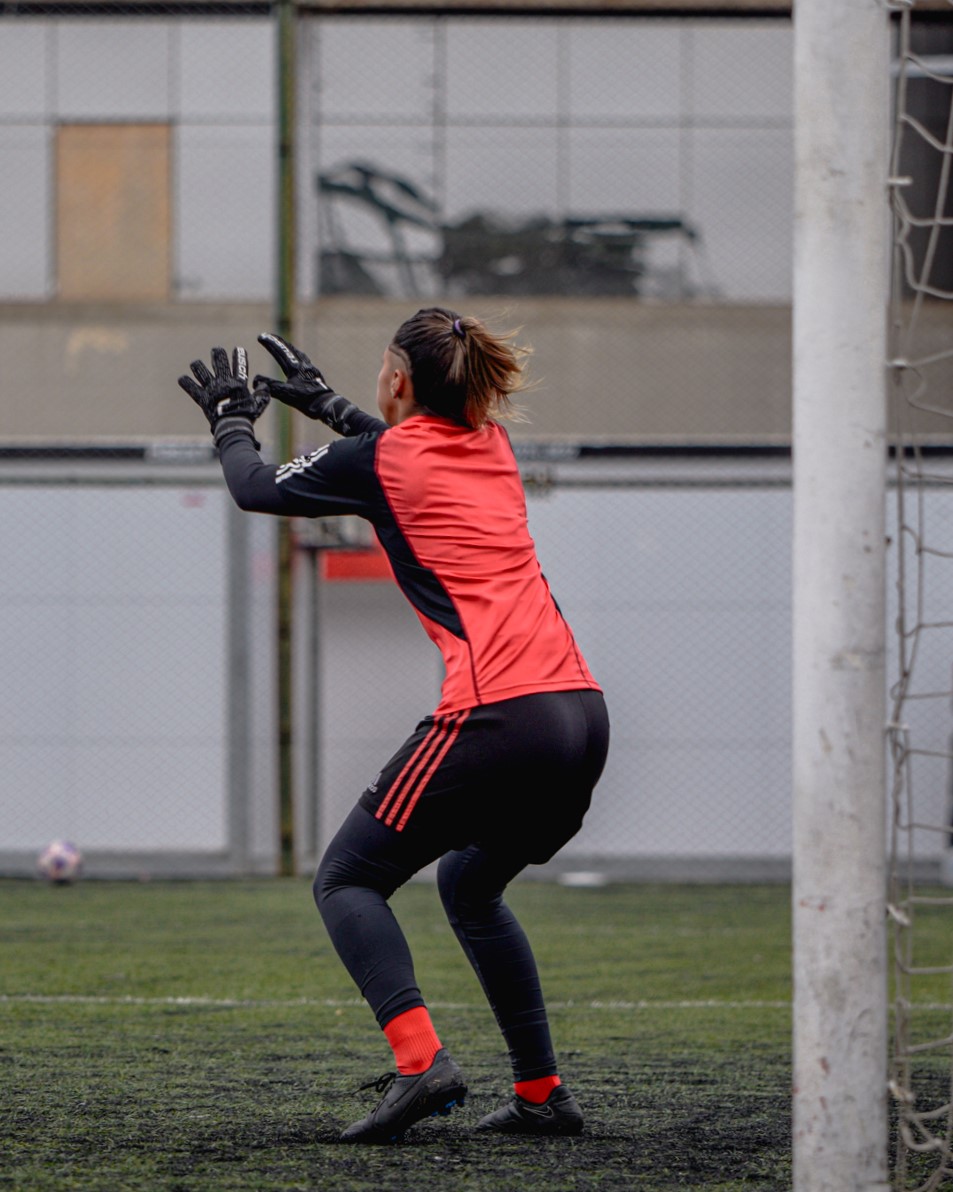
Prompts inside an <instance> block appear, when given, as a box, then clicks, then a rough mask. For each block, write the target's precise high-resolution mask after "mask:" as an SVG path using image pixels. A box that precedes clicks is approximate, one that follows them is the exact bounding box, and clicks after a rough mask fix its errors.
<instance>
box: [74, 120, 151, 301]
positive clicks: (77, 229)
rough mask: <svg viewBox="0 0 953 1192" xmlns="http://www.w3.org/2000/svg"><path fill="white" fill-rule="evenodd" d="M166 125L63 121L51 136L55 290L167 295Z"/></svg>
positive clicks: (129, 296) (84, 296)
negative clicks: (53, 139) (53, 145)
mask: <svg viewBox="0 0 953 1192" xmlns="http://www.w3.org/2000/svg"><path fill="white" fill-rule="evenodd" d="M170 148H171V136H170V129H169V126H168V125H166V124H68V125H62V126H61V127H60V128H59V129H57V134H56V262H57V280H58V286H57V296H58V297H59V298H60V299H61V300H64V301H100V300H102V301H132V302H136V301H139V302H149V301H152V302H155V301H159V302H161V301H164V300H165V299H167V298H168V297H169V295H170V286H171V253H170V228H171V213H170V200H169V189H170Z"/></svg>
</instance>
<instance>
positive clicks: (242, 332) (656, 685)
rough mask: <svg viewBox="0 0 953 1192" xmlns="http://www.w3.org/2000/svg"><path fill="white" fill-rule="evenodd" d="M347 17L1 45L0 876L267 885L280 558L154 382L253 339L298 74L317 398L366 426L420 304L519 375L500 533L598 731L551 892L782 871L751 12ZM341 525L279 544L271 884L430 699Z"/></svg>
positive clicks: (781, 524)
mask: <svg viewBox="0 0 953 1192" xmlns="http://www.w3.org/2000/svg"><path fill="white" fill-rule="evenodd" d="M384 7H386V6H381V5H377V6H376V7H375V11H374V12H373V13H371V12H366V13H364V12H360V11H353V12H351V13H349V14H348V15H341V14H338V15H329V14H322V13H320V12H309V11H306V10H304V9H301V10H299V11H297V14H296V28H297V37H296V41H295V53H294V55H293V61H291V62H287V61H284V62H282V61H280V60H279V57H278V47H277V38H276V33H275V27H276V26H275V14H274V11H273V10H272V9H270V8H269V7H268V6H266V5H261V6H259V5H254V4H233V5H230V6H228V5H223V6H217V5H214V4H205V5H202V6H200V8H199V7H196V6H194V5H193V6H177V5H173V4H169V5H167V6H162V5H149V6H148V7H143V6H139V7H132V6H121V5H113V4H98V5H96V6H95V7H88V8H87V7H84V6H83V5H82V4H72V3H70V4H62V5H59V6H54V7H52V8H51V7H50V6H31V5H30V4H28V3H27V4H20V5H18V6H17V8H16V9H15V10H14V9H9V8H7V9H4V10H3V11H2V12H0V225H2V226H3V228H4V230H5V233H6V234H5V235H4V236H3V237H2V238H0V348H2V349H3V351H2V359H3V361H4V364H3V370H2V373H0V395H2V408H3V426H2V429H0V453H2V455H3V457H4V458H3V459H0V465H2V466H0V509H2V512H3V517H2V518H0V525H2V526H3V529H2V531H0V533H2V542H3V547H4V558H5V560H6V564H7V565H6V567H5V569H4V572H5V575H4V579H3V581H2V583H0V602H2V606H3V617H2V620H0V635H2V642H3V655H4V658H5V660H6V663H7V665H6V666H5V673H6V675H7V684H6V687H5V696H4V705H5V714H4V717H3V720H2V727H0V748H2V755H3V759H4V766H3V773H4V782H3V785H2V787H0V807H2V809H3V813H4V814H3V820H4V823H5V825H6V827H5V829H4V832H3V834H2V836H0V861H2V863H3V866H4V869H5V870H6V871H24V870H25V869H27V868H28V867H29V865H30V864H31V862H32V857H33V855H34V854H35V852H36V851H37V850H38V849H39V848H40V847H41V846H42V845H43V844H45V843H46V842H47V841H48V840H49V839H50V838H52V837H53V836H60V835H67V836H72V837H74V838H75V839H76V841H77V843H78V844H79V845H80V846H81V847H83V848H84V849H85V850H86V852H87V855H88V859H89V867H90V871H91V872H96V871H99V872H137V871H140V870H142V871H150V872H158V871H162V870H178V871H180V872H184V871H189V872H214V871H221V870H225V871H232V872H238V871H249V870H266V871H267V870H270V869H272V868H273V865H274V857H275V849H276V831H277V781H278V780H277V777H276V773H275V753H276V744H275V722H276V714H275V710H274V702H275V701H274V687H275V658H276V646H275V642H274V602H275V586H274V570H275V566H276V560H275V553H274V526H273V524H272V523H270V522H268V521H267V519H262V518H252V517H249V516H247V515H240V514H238V513H237V512H235V511H233V510H232V509H231V507H230V504H229V502H228V499H227V497H226V496H225V494H224V490H223V489H222V487H221V484H220V481H219V479H218V474H217V466H216V465H215V464H214V461H213V460H212V458H211V454H210V452H209V448H208V441H207V436H206V435H205V431H204V422H202V420H201V416H200V415H199V414H198V412H197V411H196V410H195V409H194V407H192V406H191V404H190V403H189V401H188V399H187V398H186V397H185V395H184V394H182V393H181V391H180V390H178V389H177V387H176V384H175V379H176V377H177V376H178V375H179V374H180V373H182V372H184V371H186V368H187V365H188V362H189V361H190V360H192V359H195V358H196V357H205V356H207V354H208V350H209V348H210V347H211V345H212V344H215V343H224V344H226V345H229V344H231V343H234V342H244V343H247V344H251V345H253V344H254V337H255V335H256V334H257V333H258V332H259V331H261V330H264V329H266V328H267V327H269V326H270V325H271V323H272V319H273V314H272V313H271V312H272V308H273V306H272V304H273V297H274V294H275V289H276V285H277V266H276V261H277V259H278V245H277V243H276V239H277V231H276V227H277V223H276V219H277V201H276V184H277V174H278V147H277V131H278V110H277V97H278V82H279V75H280V74H281V72H283V71H291V72H292V76H293V79H294V84H295V94H296V97H297V103H296V121H295V130H294V137H293V145H292V149H293V154H294V162H295V174H296V189H297V210H296V220H295V224H296V231H295V259H296V287H295V297H296V303H297V314H296V326H295V332H294V333H295V336H296V337H297V338H298V339H300V341H301V342H302V345H303V346H304V347H306V349H307V350H308V351H309V352H310V353H311V355H312V356H313V357H314V358H315V359H317V360H318V361H319V362H320V364H321V366H322V368H323V369H324V370H325V372H326V373H327V374H328V376H329V377H330V378H331V379H332V381H333V382H334V384H335V385H336V387H337V388H339V389H341V390H342V391H344V392H345V393H347V394H348V396H350V397H352V398H353V399H354V400H357V401H358V402H363V403H364V404H365V405H366V404H368V403H370V402H372V400H373V393H374V378H375V376H376V373H377V369H378V367H379V355H380V352H381V350H382V349H383V347H384V346H385V345H386V343H387V342H388V340H389V338H390V335H391V334H392V332H393V330H394V328H395V327H396V326H397V324H398V323H399V322H400V321H401V320H402V319H403V318H404V317H406V315H407V314H408V313H411V312H412V311H413V310H414V309H416V307H417V306H419V305H422V304H424V303H427V302H430V301H431V300H432V299H444V300H447V301H449V302H452V303H453V304H454V305H456V306H458V307H460V308H462V309H466V310H474V311H475V313H478V314H482V315H485V316H487V317H492V318H494V319H495V320H496V321H503V322H506V323H508V324H511V325H521V326H522V327H523V328H524V331H523V338H524V340H528V341H529V342H531V343H532V344H533V346H534V348H535V351H536V360H535V371H536V375H537V379H538V382H539V383H538V387H537V388H536V389H535V390H534V391H533V392H532V393H531V394H530V395H528V397H527V402H526V404H527V407H528V414H529V420H528V421H526V422H522V423H514V424H513V426H512V434H513V437H514V441H515V442H516V444H517V447H518V450H519V453H520V456H521V459H522V461H523V465H524V469H525V473H526V477H527V487H528V501H529V511H530V521H531V527H532V529H533V532H534V535H535V537H536V539H537V542H538V546H539V551H540V556H541V559H542V562H543V566H544V569H545V570H546V572H547V576H548V577H549V579H550V581H551V583H552V585H553V589H554V591H555V593H556V595H557V598H558V599H559V600H560V603H561V605H562V607H563V608H564V610H565V611H566V612H567V614H568V616H569V619H570V621H571V622H572V624H573V625H574V628H575V629H576V631H577V634H578V636H579V638H580V641H581V643H582V645H583V648H584V650H585V651H586V653H587V655H588V657H589V659H590V662H591V665H592V667H593V669H594V671H595V673H596V675H597V677H599V678H600V679H601V680H602V682H603V683H604V685H605V687H606V690H607V694H608V697H609V701H610V711H611V713H612V717H613V731H614V746H613V752H612V757H611V760H610V764H609V768H608V770H607V773H606V776H605V779H604V781H603V784H602V786H601V788H600V794H599V797H598V799H597V803H596V806H595V808H594V810H593V813H592V816H591V818H590V821H589V822H588V823H587V825H586V827H585V829H584V831H583V833H582V834H581V835H580V837H579V838H578V839H577V840H576V841H574V842H573V843H572V845H570V846H569V848H568V849H567V850H566V853H565V855H564V859H563V864H564V865H566V866H569V867H575V868H580V867H583V868H585V867H590V866H596V865H601V866H603V867H608V868H610V869H612V870H618V871H619V872H626V873H650V874H659V875H661V874H663V873H668V872H677V873H682V874H685V875H693V876H694V875H702V874H705V875H712V874H721V873H725V874H752V873H759V874H766V873H781V872H784V871H785V867H786V864H787V859H788V857H789V853H790V846H789V835H790V833H789V826H788V823H789V810H790V809H789V799H790V795H789V790H790V757H789V743H788V738H789V729H788V724H789V696H788V687H789V675H790V667H789V662H788V638H789V632H788V630H789V620H790V608H789V594H788V593H789V562H788V553H789V540H790V491H789V483H788V464H787V460H786V448H787V444H788V442H789V436H790V425H789V423H790V409H789V405H790V398H789V389H790V360H789V356H790V341H789V330H788V324H789V317H790V273H791V263H790V246H791V234H790V230H791V217H792V202H791V182H792V169H793V162H792V156H793V154H792V130H791V123H792V113H791V86H790V82H791V80H790V70H791V68H790V59H791V26H790V21H789V19H788V16H787V15H786V14H784V15H779V16H777V17H774V18H766V17H764V16H758V17H751V16H749V15H745V14H744V12H743V11H742V9H741V8H739V11H738V12H737V13H734V14H732V15H730V16H725V15H721V16H719V17H709V16H702V15H700V16H695V17H684V16H681V17H678V18H671V19H663V18H660V17H657V16H653V17H646V16H643V15H639V14H638V13H637V12H633V13H630V14H629V15H626V16H611V17H610V16H606V15H604V14H600V15H595V14H594V13H592V12H591V11H587V10H586V8H585V6H583V5H580V6H579V8H578V9H577V10H575V11H567V13H566V14H565V15H561V16H553V15H545V16H536V15H532V14H531V13H529V12H521V11H520V10H519V8H518V7H517V6H513V10H512V11H511V12H510V13H509V14H508V15H506V16H500V15H498V14H497V15H494V16H489V15H488V16H480V15H474V12H473V11H472V10H474V9H476V8H478V7H479V6H471V11H470V13H469V15H460V16H454V15H447V14H444V15H439V16H437V15H433V14H432V12H431V13H426V12H421V13H419V14H416V15H415V14H413V13H408V12H407V11H406V6H405V7H404V9H403V10H402V12H401V14H400V15H392V16H391V15H387V14H386V12H382V11H381V10H382V8H384ZM728 7H729V8H730V6H728ZM721 11H722V13H724V12H725V11H726V6H724V5H722V6H721ZM266 363H269V362H267V361H265V360H264V359H261V360H256V359H254V353H253V367H254V368H262V369H264V366H265V365H266ZM266 371H267V370H266ZM274 417H275V416H274V414H272V413H269V414H268V415H266V418H265V420H263V423H262V425H263V427H264V437H265V441H266V452H267V453H269V454H270V455H271V456H272V457H273V455H274V446H273V444H274V441H275V438H276V434H277V432H276V429H275V427H274V425H273V424H271V423H269V421H268V420H269V419H273V418H274ZM322 433H323V432H322V431H321V430H320V429H318V430H316V429H315V427H314V425H313V424H303V423H301V424H296V425H295V427H294V439H295V448H296V449H301V450H305V449H308V448H310V447H313V446H315V445H316V444H317V443H319V442H320V441H322V440H321V434H322ZM352 529H353V527H350V526H345V527H344V528H343V539H344V540H343V543H342V542H341V541H338V542H337V543H336V544H334V545H336V547H337V548H340V547H341V546H342V545H343V546H344V547H345V548H348V547H350V548H351V549H344V550H341V549H334V550H332V549H329V544H330V543H331V541H332V539H333V536H334V535H333V532H326V531H325V530H324V529H323V528H321V527H314V526H296V527H295V541H296V544H297V546H298V547H299V549H298V550H297V551H296V555H295V564H294V566H295V593H296V598H295V605H294V617H293V623H294V633H295V643H294V651H293V659H294V661H293V665H294V696H295V699H294V772H295V789H294V796H295V803H296V808H297V848H298V853H299V858H300V861H301V863H302V864H303V865H304V864H307V863H310V861H311V860H312V858H313V854H314V853H315V851H316V850H317V849H318V848H319V847H320V844H321V841H322V840H323V839H325V838H326V835H327V832H328V830H329V829H330V828H331V827H333V825H334V824H335V823H336V822H337V821H338V820H339V819H340V817H341V814H342V812H343V809H344V808H345V807H347V806H348V805H350V803H351V802H352V801H353V800H354V798H355V797H356V795H357V794H358V793H359V791H360V790H361V789H362V787H363V786H364V785H365V784H366V782H367V781H368V780H369V779H370V778H372V777H373V774H374V773H375V772H376V771H377V769H379V766H380V764H381V762H382V761H383V760H384V759H385V758H386V757H387V756H388V755H389V753H390V751H391V750H392V748H393V747H394V745H395V744H397V743H399V741H400V740H402V739H403V738H404V736H405V735H406V733H407V732H408V730H409V728H410V727H411V726H412V725H413V724H414V723H415V721H416V720H417V718H419V716H420V715H422V714H424V713H426V712H427V711H429V710H430V708H431V707H432V706H433V704H434V702H435V699H436V693H437V690H438V687H439V680H440V674H439V660H438V658H437V657H436V654H435V652H434V651H433V650H432V648H431V647H430V646H429V644H428V643H427V642H426V641H425V640H424V638H423V637H422V635H421V634H420V631H419V627H418V626H417V625H416V622H415V620H414V618H413V616H412V613H410V611H409V610H408V609H407V608H405V606H404V605H403V603H402V602H401V598H400V595H399V593H398V592H397V591H396V589H394V588H392V587H391V586H389V585H388V584H387V583H385V582H380V581H379V577H378V576H377V572H376V563H375V561H374V556H373V552H368V551H366V550H360V549H355V548H358V547H361V546H363V545H364V543H363V540H362V538H361V535H360V533H357V534H356V536H353V537H350V536H351V534H352ZM329 534H330V536H329Z"/></svg>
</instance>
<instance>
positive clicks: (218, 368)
mask: <svg viewBox="0 0 953 1192" xmlns="http://www.w3.org/2000/svg"><path fill="white" fill-rule="evenodd" d="M212 368H213V369H214V370H215V376H216V378H217V379H218V380H219V381H227V380H229V379H230V378H231V375H232V370H231V369H230V368H229V365H228V353H227V352H226V351H225V349H224V348H212ZM192 371H193V372H194V371H195V369H194V366H193V370H192Z"/></svg>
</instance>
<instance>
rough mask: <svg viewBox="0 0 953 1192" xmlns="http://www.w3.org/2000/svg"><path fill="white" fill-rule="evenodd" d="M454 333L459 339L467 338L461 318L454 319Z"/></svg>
mask: <svg viewBox="0 0 953 1192" xmlns="http://www.w3.org/2000/svg"><path fill="white" fill-rule="evenodd" d="M453 334H454V335H455V336H456V337H457V339H466V334H467V333H466V331H464V329H463V327H462V326H461V324H460V320H459V319H454V320H453Z"/></svg>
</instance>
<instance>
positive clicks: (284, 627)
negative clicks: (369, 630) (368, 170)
mask: <svg viewBox="0 0 953 1192" xmlns="http://www.w3.org/2000/svg"><path fill="white" fill-rule="evenodd" d="M275 11H276V18H277V40H278V227H277V244H278V268H277V270H276V290H275V324H276V329H277V331H278V334H279V335H282V336H284V337H285V338H286V339H289V340H291V339H293V338H294V337H293V326H294V303H295V146H294V142H295V90H296V58H295V23H296V22H295V3H294V0H277V3H276V9H275ZM276 405H277V414H278V443H277V445H278V457H279V459H280V460H282V461H284V460H288V459H291V457H292V454H293V444H292V433H291V411H290V409H289V408H288V407H287V406H285V405H282V404H280V403H276ZM293 548H294V544H293V540H292V533H291V522H290V520H289V519H288V518H284V517H283V518H281V519H280V521H279V523H278V591H277V609H276V614H277V618H276V619H277V626H276V629H277V699H278V709H277V710H278V842H279V873H280V875H281V876H282V877H292V876H293V875H294V872H295V816H294V810H295V809H294V764H293V761H294V758H293V752H294V728H293V726H294V717H293V711H294V707H293V682H292V673H291V638H292V615H293V607H294V601H293V591H292V563H293Z"/></svg>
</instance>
